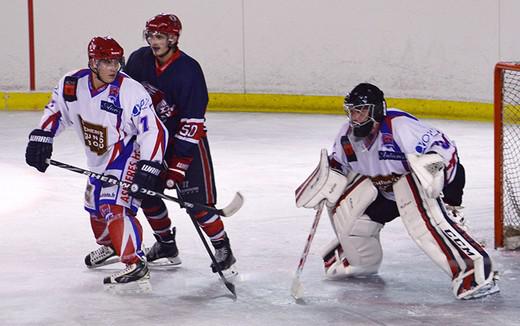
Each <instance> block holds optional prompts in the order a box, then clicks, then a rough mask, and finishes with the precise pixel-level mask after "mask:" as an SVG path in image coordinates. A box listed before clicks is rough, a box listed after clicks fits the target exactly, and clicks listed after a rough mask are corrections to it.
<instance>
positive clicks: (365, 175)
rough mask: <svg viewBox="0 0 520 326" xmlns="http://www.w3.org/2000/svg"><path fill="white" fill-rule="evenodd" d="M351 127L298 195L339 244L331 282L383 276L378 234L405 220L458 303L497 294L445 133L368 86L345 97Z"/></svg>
mask: <svg viewBox="0 0 520 326" xmlns="http://www.w3.org/2000/svg"><path fill="white" fill-rule="evenodd" d="M344 108H345V112H346V113H347V116H348V118H349V119H348V121H347V122H346V123H345V124H344V125H343V126H342V127H341V129H340V131H339V133H338V135H337V137H336V140H335V142H334V145H333V147H332V153H331V155H330V156H328V157H327V154H326V151H325V150H323V152H324V153H325V155H322V162H321V164H320V166H319V167H318V168H317V170H316V171H314V173H313V174H312V175H311V176H310V177H309V178H308V179H307V180H306V181H305V182H304V183H303V184H302V185H301V186H300V187H299V188H298V189H297V191H296V204H297V206H298V207H301V206H304V207H308V208H314V207H316V206H318V205H319V204H320V203H321V202H322V201H325V204H326V205H327V206H328V208H329V216H330V220H331V223H332V226H333V229H334V232H335V233H336V238H335V239H334V240H333V241H332V242H331V243H330V244H329V245H328V246H327V248H325V250H324V252H323V260H324V264H325V273H326V275H327V277H329V278H341V277H352V276H362V275H369V274H374V273H377V272H378V270H379V266H380V264H381V260H382V257H383V252H382V247H381V243H380V241H379V233H380V231H381V229H382V228H383V225H384V224H385V223H387V222H390V221H392V220H393V219H395V218H396V217H398V216H400V217H401V219H402V221H403V223H404V225H405V227H406V229H407V231H408V233H409V235H410V236H411V237H412V238H413V239H414V241H415V242H416V243H417V245H418V246H419V247H420V248H421V249H422V250H423V251H424V252H425V253H426V254H427V255H428V256H429V257H430V258H431V259H432V260H433V261H434V262H435V263H436V264H437V265H439V266H440V267H441V268H442V269H443V270H444V271H445V272H446V273H447V274H448V275H449V276H450V277H451V279H452V288H453V293H454V295H455V296H456V297H457V298H458V299H472V298H478V297H482V296H486V295H489V294H493V293H496V292H498V291H499V289H498V286H497V284H496V272H495V271H494V269H493V263H492V260H491V257H489V255H488V253H487V252H486V251H485V250H484V249H483V248H482V246H481V245H480V244H478V243H477V242H476V241H475V240H473V238H472V237H471V236H470V235H469V234H468V233H467V230H466V228H465V227H464V226H463V222H464V221H463V217H462V213H461V206H460V205H461V203H462V195H463V188H464V184H465V174H464V168H463V166H462V165H461V163H460V162H459V157H458V153H457V148H456V147H455V144H454V143H453V142H452V141H451V140H450V139H449V138H448V137H447V136H446V135H445V134H444V133H443V132H442V131H440V130H438V129H436V128H433V127H431V126H428V125H427V124H425V123H423V122H421V121H419V120H418V119H417V118H415V117H414V116H412V115H410V114H408V113H406V112H404V111H401V110H397V109H390V108H389V109H387V108H386V101H385V99H384V95H383V92H382V91H381V90H380V89H379V88H378V87H376V86H374V85H372V84H368V83H362V84H359V85H357V86H356V87H355V88H354V89H353V90H352V91H351V92H350V93H348V94H347V96H346V97H345V105H344Z"/></svg>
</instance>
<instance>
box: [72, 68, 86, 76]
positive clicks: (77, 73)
mask: <svg viewBox="0 0 520 326" xmlns="http://www.w3.org/2000/svg"><path fill="white" fill-rule="evenodd" d="M89 73H90V69H81V70H78V71H76V72H75V73H73V74H72V77H77V78H82V77H85V76H88V74H89Z"/></svg>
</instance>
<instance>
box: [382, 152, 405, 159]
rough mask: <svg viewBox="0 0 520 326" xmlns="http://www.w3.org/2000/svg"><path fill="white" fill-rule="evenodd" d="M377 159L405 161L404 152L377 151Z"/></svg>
mask: <svg viewBox="0 0 520 326" xmlns="http://www.w3.org/2000/svg"><path fill="white" fill-rule="evenodd" d="M379 160H390V161H406V156H405V155H404V153H398V152H391V151H379Z"/></svg>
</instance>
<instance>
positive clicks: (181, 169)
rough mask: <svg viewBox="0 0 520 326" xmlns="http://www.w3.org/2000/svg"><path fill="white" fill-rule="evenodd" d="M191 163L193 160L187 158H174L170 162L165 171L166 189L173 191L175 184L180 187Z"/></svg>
mask: <svg viewBox="0 0 520 326" xmlns="http://www.w3.org/2000/svg"><path fill="white" fill-rule="evenodd" d="M191 161H193V158H187V157H180V158H174V159H173V160H171V161H170V164H168V170H167V171H166V188H168V189H173V188H174V187H175V184H178V185H180V184H181V183H182V182H183V181H184V178H185V177H186V171H187V170H188V168H189V167H190V164H191Z"/></svg>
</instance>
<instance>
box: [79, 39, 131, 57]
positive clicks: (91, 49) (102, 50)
mask: <svg viewBox="0 0 520 326" xmlns="http://www.w3.org/2000/svg"><path fill="white" fill-rule="evenodd" d="M123 55H124V51H123V48H122V47H121V45H119V43H117V41H116V40H114V39H113V38H111V37H110V36H105V37H101V36H96V37H94V38H93V39H92V40H90V42H89V43H88V58H89V59H117V60H122V59H123Z"/></svg>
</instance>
